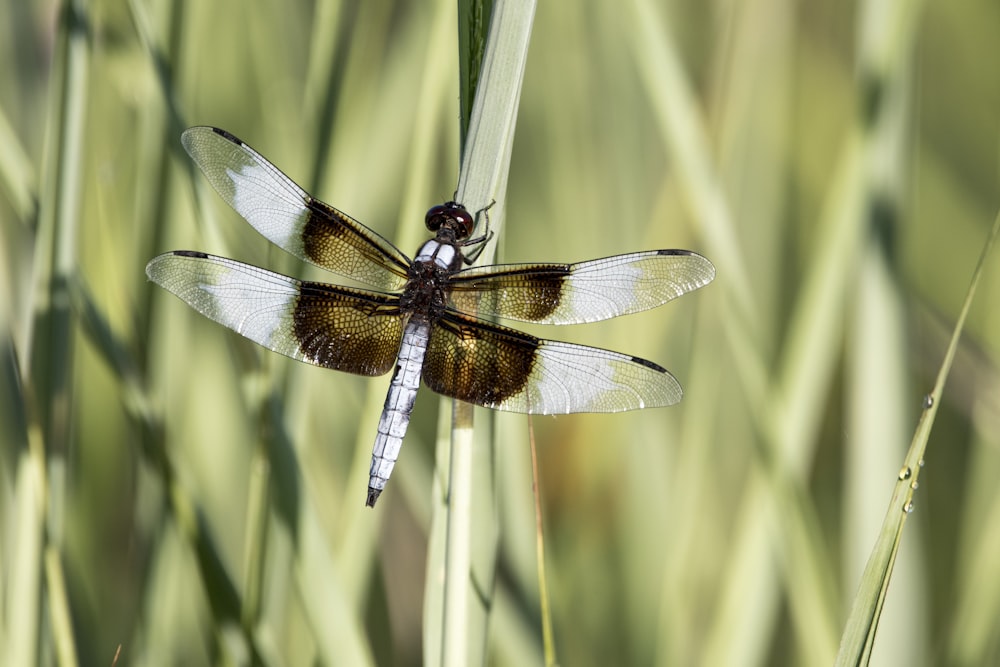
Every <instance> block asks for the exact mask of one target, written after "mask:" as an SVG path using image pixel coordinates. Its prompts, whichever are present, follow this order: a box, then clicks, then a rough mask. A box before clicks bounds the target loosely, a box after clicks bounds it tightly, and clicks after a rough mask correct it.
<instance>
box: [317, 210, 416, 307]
mask: <svg viewBox="0 0 1000 667" xmlns="http://www.w3.org/2000/svg"><path fill="white" fill-rule="evenodd" d="M306 208H307V209H308V216H307V217H306V220H305V224H304V225H303V227H302V251H303V255H304V258H305V259H307V260H309V261H310V262H312V263H313V264H316V265H317V266H321V267H323V268H324V269H329V270H330V271H333V272H334V273H338V274H341V275H346V276H350V277H352V278H354V279H356V280H360V281H362V282H365V283H368V284H369V285H372V286H375V287H378V288H380V289H384V290H389V291H395V290H399V289H401V288H402V287H403V284H404V283H405V282H406V270H407V268H408V267H409V264H410V261H409V259H408V258H407V257H406V255H404V254H403V253H402V252H400V251H399V250H398V249H397V248H396V247H395V246H394V245H392V244H391V243H389V242H388V241H387V240H385V239H384V238H382V237H381V236H380V235H378V234H376V233H375V232H374V231H372V230H370V229H368V228H367V227H365V226H364V225H362V224H361V223H360V222H358V221H357V220H355V219H354V218H352V217H351V216H349V215H347V214H345V213H343V212H341V211H338V210H337V209H335V208H333V207H332V206H330V205H329V204H326V203H324V202H322V201H320V200H318V199H315V198H313V197H309V198H308V200H307V202H306Z"/></svg>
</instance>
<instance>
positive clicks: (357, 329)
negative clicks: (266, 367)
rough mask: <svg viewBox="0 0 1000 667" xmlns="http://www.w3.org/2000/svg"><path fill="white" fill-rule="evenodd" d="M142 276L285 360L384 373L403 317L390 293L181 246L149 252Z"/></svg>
mask: <svg viewBox="0 0 1000 667" xmlns="http://www.w3.org/2000/svg"><path fill="white" fill-rule="evenodd" d="M146 275H148V276H149V278H150V280H152V281H153V282H155V283H157V284H158V285H160V286H161V287H163V288H165V289H167V290H169V291H171V292H173V293H174V294H176V295H177V296H178V297H180V298H181V300H182V301H184V302H185V303H187V304H188V305H189V306H191V307H192V308H194V309H195V310H197V311H198V312H199V313H201V314H202V315H204V316H206V317H208V318H210V319H213V320H215V321H216V322H218V323H220V324H223V325H225V326H227V327H229V328H230V329H232V330H233V331H235V332H236V333H238V334H240V335H242V336H245V337H246V338H249V339H250V340H252V341H254V342H255V343H259V344H260V345H263V346H264V347H266V348H268V349H271V350H274V351H275V352H280V353H281V354H284V355H287V356H289V357H292V358H293V359H298V360H300V361H305V362H307V363H310V364H315V365H317V366H323V367H325V368H332V369H335V370H339V371H346V372H348V373H355V374H358V375H369V376H374V375H382V374H383V373H386V372H388V371H389V370H390V369H391V368H392V367H393V364H394V363H395V359H396V353H397V352H398V351H399V343H400V340H401V338H402V335H403V324H404V323H403V320H402V318H401V316H400V314H399V310H398V308H397V307H396V306H397V303H398V300H397V298H396V297H394V296H392V295H390V294H380V293H377V292H368V291H366V290H355V289H349V288H346V287H340V286H337V285H327V284H325V283H314V282H305V281H300V280H296V279H295V278H289V277H288V276H283V275H281V274H279V273H273V272H271V271H265V270H264V269H260V268H258V267H256V266H251V265H249V264H243V263H241V262H237V261H234V260H231V259H226V258H225V257H216V256H214V255H207V254H205V253H201V252H192V251H186V250H177V251H174V252H169V253H166V254H163V255H160V256H159V257H155V258H153V259H152V260H151V261H150V262H149V264H147V265H146Z"/></svg>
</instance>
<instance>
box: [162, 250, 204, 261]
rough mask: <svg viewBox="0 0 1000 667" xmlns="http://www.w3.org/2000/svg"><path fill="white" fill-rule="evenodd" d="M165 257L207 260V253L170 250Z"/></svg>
mask: <svg viewBox="0 0 1000 667" xmlns="http://www.w3.org/2000/svg"><path fill="white" fill-rule="evenodd" d="M164 254H167V255H173V256H175V257H194V258H195V259H208V258H209V255H208V253H205V252H202V251H200V250H171V251H170V252H168V253H164Z"/></svg>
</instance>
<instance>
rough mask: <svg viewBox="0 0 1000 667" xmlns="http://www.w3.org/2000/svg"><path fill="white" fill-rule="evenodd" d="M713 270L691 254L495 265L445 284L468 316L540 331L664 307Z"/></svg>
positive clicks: (657, 252) (700, 284)
mask: <svg viewBox="0 0 1000 667" xmlns="http://www.w3.org/2000/svg"><path fill="white" fill-rule="evenodd" d="M713 278H715V267H714V266H713V265H712V263H711V262H710V261H708V259H706V258H704V257H702V256H701V255H699V254H697V253H694V252H691V251H689V250H650V251H647V252H636V253H631V254H628V255H615V256H614V257H605V258H603V259H595V260H591V261H589V262H580V263H578V264H500V265H494V266H484V267H475V268H471V269H466V270H465V271H460V272H459V273H457V274H455V275H454V276H452V277H451V278H450V279H449V281H448V286H449V288H450V289H451V299H452V305H453V307H454V308H456V309H457V310H460V311H462V312H464V313H467V314H469V315H478V316H480V317H486V316H491V315H496V316H499V317H503V318H507V319H511V320H518V321H521V322H538V323H541V324H578V323H582V322H596V321H598V320H605V319H608V318H610V317H617V316H618V315H625V314H627V313H636V312H639V311H643V310H648V309H650V308H655V307H657V306H660V305H663V304H664V303H666V302H667V301H670V300H671V299H676V298H677V297H679V296H681V295H682V294H686V293H687V292H690V291H692V290H696V289H698V288H699V287H703V286H704V285H707V284H708V283H710V282H712V279H713Z"/></svg>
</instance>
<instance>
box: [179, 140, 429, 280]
mask: <svg viewBox="0 0 1000 667" xmlns="http://www.w3.org/2000/svg"><path fill="white" fill-rule="evenodd" d="M181 143H182V144H183V145H184V149H185V150H186V151H187V152H188V154H189V155H190V156H191V158H192V159H193V160H194V161H195V163H196V164H197V165H198V167H199V168H200V169H201V170H202V172H204V174H205V177H206V178H207V179H208V182H209V183H211V184H212V187H213V188H215V190H216V192H218V193H219V195H220V196H221V197H222V198H223V199H224V200H226V203H228V204H229V205H230V206H232V207H233V209H234V210H235V211H236V212H237V213H239V214H240V215H241V216H243V217H244V218H245V219H246V221H247V222H249V223H250V224H251V225H253V227H254V229H256V230H257V231H258V232H260V233H261V234H263V235H264V236H265V237H266V238H267V239H268V240H269V241H271V243H274V244H275V245H277V246H279V247H281V248H283V249H284V250H287V251H288V252H290V253H292V254H293V255H295V256H297V257H300V258H302V259H304V260H306V261H308V262H312V263H313V264H316V265H317V266H320V267H322V268H324V269H327V270H329V271H332V272H334V273H337V274H339V275H342V276H347V277H348V278H353V279H354V280H359V281H361V282H364V283H367V284H369V285H372V286H373V287H376V288H378V289H382V290H387V291H395V290H398V289H400V288H401V287H402V286H403V284H404V283H405V282H406V270H407V267H408V266H409V264H410V260H409V259H408V258H407V257H406V255H404V254H403V253H402V252H400V251H399V250H398V249H397V248H396V247H395V246H394V245H392V244H391V243H390V242H389V241H387V240H385V239H384V238H382V236H380V235H379V234H377V233H375V232H374V231H372V230H371V229H369V228H368V227H365V226H364V225H363V224H361V223H360V222H358V221H357V220H355V219H354V218H352V217H350V216H348V215H346V214H344V213H342V212H341V211H338V210H337V209H335V208H333V207H332V206H330V205H329V204H325V203H323V202H322V201H320V200H318V199H316V198H314V197H312V196H311V195H309V194H308V193H307V192H306V191H305V190H303V189H302V188H300V187H299V186H298V185H296V184H295V182H294V181H292V179H290V178H288V176H286V175H285V174H284V173H282V172H281V170H280V169H278V168H277V167H275V166H274V165H273V164H271V163H270V162H268V161H267V160H266V159H265V158H264V157H263V156H262V155H261V154H260V153H258V152H257V151H255V150H254V149H252V148H250V146H248V145H246V144H245V143H243V142H242V141H241V140H240V139H238V138H237V137H234V136H233V135H231V134H229V133H228V132H226V131H225V130H220V129H218V128H214V127H192V128H189V129H187V130H185V131H184V134H183V135H181Z"/></svg>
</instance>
